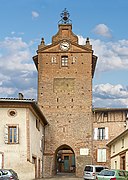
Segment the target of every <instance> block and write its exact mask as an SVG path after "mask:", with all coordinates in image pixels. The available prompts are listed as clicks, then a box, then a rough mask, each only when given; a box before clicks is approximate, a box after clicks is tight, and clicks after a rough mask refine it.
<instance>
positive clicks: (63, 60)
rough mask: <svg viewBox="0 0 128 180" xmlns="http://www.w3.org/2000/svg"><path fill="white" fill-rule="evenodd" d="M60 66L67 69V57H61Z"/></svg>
mask: <svg viewBox="0 0 128 180" xmlns="http://www.w3.org/2000/svg"><path fill="white" fill-rule="evenodd" d="M61 66H62V67H67V66H68V56H62V57H61Z"/></svg>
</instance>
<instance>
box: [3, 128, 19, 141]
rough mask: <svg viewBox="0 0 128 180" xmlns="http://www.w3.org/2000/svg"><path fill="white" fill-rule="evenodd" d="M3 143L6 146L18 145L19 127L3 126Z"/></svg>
mask: <svg viewBox="0 0 128 180" xmlns="http://www.w3.org/2000/svg"><path fill="white" fill-rule="evenodd" d="M4 141H5V143H6V144H17V143H19V126H18V125H5V135H4Z"/></svg>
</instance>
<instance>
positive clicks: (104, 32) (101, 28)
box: [93, 24, 112, 38]
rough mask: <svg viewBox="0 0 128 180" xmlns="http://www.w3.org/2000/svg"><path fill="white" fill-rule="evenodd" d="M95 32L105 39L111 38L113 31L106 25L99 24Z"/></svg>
mask: <svg viewBox="0 0 128 180" xmlns="http://www.w3.org/2000/svg"><path fill="white" fill-rule="evenodd" d="M93 32H94V33H96V34H98V35H100V36H104V37H108V38H111V37H112V35H111V31H110V29H109V28H108V27H107V26H106V25H105V24H98V25H97V26H96V27H95V28H94V29H93Z"/></svg>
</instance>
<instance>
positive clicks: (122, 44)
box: [78, 36, 128, 72]
mask: <svg viewBox="0 0 128 180" xmlns="http://www.w3.org/2000/svg"><path fill="white" fill-rule="evenodd" d="M78 38H79V43H80V44H85V41H86V39H85V38H83V37H82V36H78ZM90 43H91V44H92V47H93V49H94V50H95V51H94V54H95V55H97V56H98V61H97V68H96V71H97V72H103V71H110V70H123V69H124V70H127V69H128V40H118V41H117V42H112V41H109V42H104V41H101V40H99V39H97V40H95V39H90Z"/></svg>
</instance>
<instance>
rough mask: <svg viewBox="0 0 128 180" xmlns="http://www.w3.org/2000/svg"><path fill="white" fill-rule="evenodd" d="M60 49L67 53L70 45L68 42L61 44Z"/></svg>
mask: <svg viewBox="0 0 128 180" xmlns="http://www.w3.org/2000/svg"><path fill="white" fill-rule="evenodd" d="M60 48H61V49H62V50H63V51H67V50H68V49H69V43H68V42H62V43H61V44H60Z"/></svg>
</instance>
